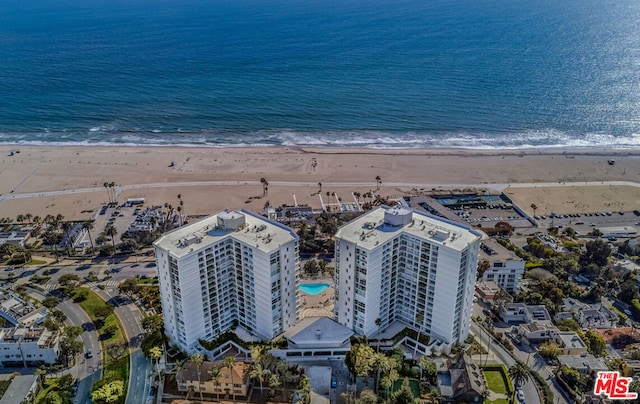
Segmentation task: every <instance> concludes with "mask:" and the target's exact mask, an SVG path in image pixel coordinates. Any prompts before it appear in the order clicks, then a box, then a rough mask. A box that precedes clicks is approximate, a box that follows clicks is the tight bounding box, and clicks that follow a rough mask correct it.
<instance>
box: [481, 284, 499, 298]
mask: <svg viewBox="0 0 640 404" xmlns="http://www.w3.org/2000/svg"><path fill="white" fill-rule="evenodd" d="M499 291H500V287H499V286H498V284H497V283H495V282H494V281H479V282H476V292H478V293H479V294H480V295H481V296H482V297H484V298H486V299H493V296H494V295H495V294H496V293H498V292H499Z"/></svg>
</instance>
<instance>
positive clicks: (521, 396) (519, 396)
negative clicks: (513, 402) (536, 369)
mask: <svg viewBox="0 0 640 404" xmlns="http://www.w3.org/2000/svg"><path fill="white" fill-rule="evenodd" d="M516 398H517V399H518V401H520V402H521V403H524V393H523V392H522V390H518V391H516Z"/></svg>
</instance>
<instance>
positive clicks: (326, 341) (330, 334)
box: [284, 317, 353, 348]
mask: <svg viewBox="0 0 640 404" xmlns="http://www.w3.org/2000/svg"><path fill="white" fill-rule="evenodd" d="M352 335H353V331H352V330H351V329H349V328H347V327H345V326H343V325H341V324H338V323H337V322H335V321H334V320H332V319H330V318H329V317H306V318H303V319H302V320H300V322H298V323H297V324H296V325H294V326H293V327H290V328H289V329H287V330H286V331H285V332H284V337H285V338H286V339H288V340H289V341H291V343H293V344H295V345H300V346H311V345H316V346H317V347H318V348H325V347H335V348H337V347H341V346H343V345H344V344H345V342H349V339H350V338H351V336H352Z"/></svg>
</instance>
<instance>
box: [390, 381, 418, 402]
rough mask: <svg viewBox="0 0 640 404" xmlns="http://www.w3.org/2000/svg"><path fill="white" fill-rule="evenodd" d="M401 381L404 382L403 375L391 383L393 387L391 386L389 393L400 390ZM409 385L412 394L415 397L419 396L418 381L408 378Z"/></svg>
mask: <svg viewBox="0 0 640 404" xmlns="http://www.w3.org/2000/svg"><path fill="white" fill-rule="evenodd" d="M402 383H404V377H403V378H401V379H398V380H396V382H395V383H394V384H393V387H391V394H393V393H395V392H396V391H398V390H400V389H401V388H402ZM409 387H410V388H411V392H412V393H413V396H414V397H415V398H419V397H420V382H418V381H417V380H416V379H409Z"/></svg>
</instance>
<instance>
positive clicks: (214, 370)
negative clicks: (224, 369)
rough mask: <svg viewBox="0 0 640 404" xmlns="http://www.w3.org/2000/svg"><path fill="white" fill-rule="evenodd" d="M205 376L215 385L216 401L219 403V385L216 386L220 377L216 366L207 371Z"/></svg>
mask: <svg viewBox="0 0 640 404" xmlns="http://www.w3.org/2000/svg"><path fill="white" fill-rule="evenodd" d="M207 374H208V375H209V377H210V378H211V379H210V380H213V381H214V382H215V384H216V395H217V396H218V401H220V385H219V384H218V382H219V381H220V376H221V374H220V368H219V367H217V366H214V367H212V368H211V369H209V370H207Z"/></svg>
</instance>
